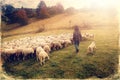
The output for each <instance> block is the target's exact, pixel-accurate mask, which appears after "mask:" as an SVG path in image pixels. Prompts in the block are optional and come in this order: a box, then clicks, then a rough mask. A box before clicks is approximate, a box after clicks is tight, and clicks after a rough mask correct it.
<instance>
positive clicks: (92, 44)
mask: <svg viewBox="0 0 120 80" xmlns="http://www.w3.org/2000/svg"><path fill="white" fill-rule="evenodd" d="M95 49H96V45H95V41H93V42H92V43H91V44H90V45H89V46H88V52H87V54H93V52H94V51H95Z"/></svg>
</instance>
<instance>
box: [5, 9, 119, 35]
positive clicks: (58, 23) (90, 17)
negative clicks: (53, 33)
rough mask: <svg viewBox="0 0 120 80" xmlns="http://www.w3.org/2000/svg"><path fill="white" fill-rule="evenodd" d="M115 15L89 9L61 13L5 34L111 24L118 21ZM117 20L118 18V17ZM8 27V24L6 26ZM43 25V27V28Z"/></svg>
mask: <svg viewBox="0 0 120 80" xmlns="http://www.w3.org/2000/svg"><path fill="white" fill-rule="evenodd" d="M113 17H115V16H114V15H112V13H111V14H109V12H107V11H106V12H101V11H95V12H94V11H89V12H84V11H83V12H77V13H74V14H67V13H64V14H60V15H56V16H54V17H51V18H48V19H44V20H39V21H36V22H34V23H31V24H29V25H26V26H23V27H19V28H17V29H13V30H10V31H5V32H4V31H3V36H11V35H18V34H23V33H35V32H39V31H40V29H43V28H44V29H45V31H49V30H57V29H59V30H60V29H66V28H67V29H71V27H72V26H73V25H76V24H77V25H80V26H82V25H83V24H84V23H86V24H89V25H90V26H92V27H97V26H99V27H100V26H103V25H106V26H111V25H114V23H116V22H117V21H112V18H113ZM116 20H117V18H116ZM6 27H7V26H6ZM41 27H42V28H41Z"/></svg>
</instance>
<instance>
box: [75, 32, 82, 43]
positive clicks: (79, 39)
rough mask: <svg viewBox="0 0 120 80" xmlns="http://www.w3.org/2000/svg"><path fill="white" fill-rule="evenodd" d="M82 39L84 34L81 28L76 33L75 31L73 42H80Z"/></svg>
mask: <svg viewBox="0 0 120 80" xmlns="http://www.w3.org/2000/svg"><path fill="white" fill-rule="evenodd" d="M81 40H82V35H81V33H80V31H79V30H75V31H74V33H73V43H74V44H76V43H78V44H79V43H80V41H81Z"/></svg>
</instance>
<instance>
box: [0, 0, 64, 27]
mask: <svg viewBox="0 0 120 80" xmlns="http://www.w3.org/2000/svg"><path fill="white" fill-rule="evenodd" d="M1 8H2V15H1V17H2V21H4V22H6V23H7V24H13V23H19V24H20V25H27V24H28V20H29V18H32V17H36V18H38V19H44V18H49V17H51V16H53V15H56V14H60V13H63V12H64V7H63V5H62V4H60V3H58V4H56V5H55V6H51V7H47V6H46V4H45V2H44V1H40V3H39V4H38V7H37V8H36V9H31V8H23V7H21V8H15V7H13V6H12V5H10V4H6V5H3V6H2V7H1Z"/></svg>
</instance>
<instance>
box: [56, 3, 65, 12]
mask: <svg viewBox="0 0 120 80" xmlns="http://www.w3.org/2000/svg"><path fill="white" fill-rule="evenodd" d="M56 8H57V13H63V12H64V7H63V5H62V4H61V3H57V5H56Z"/></svg>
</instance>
